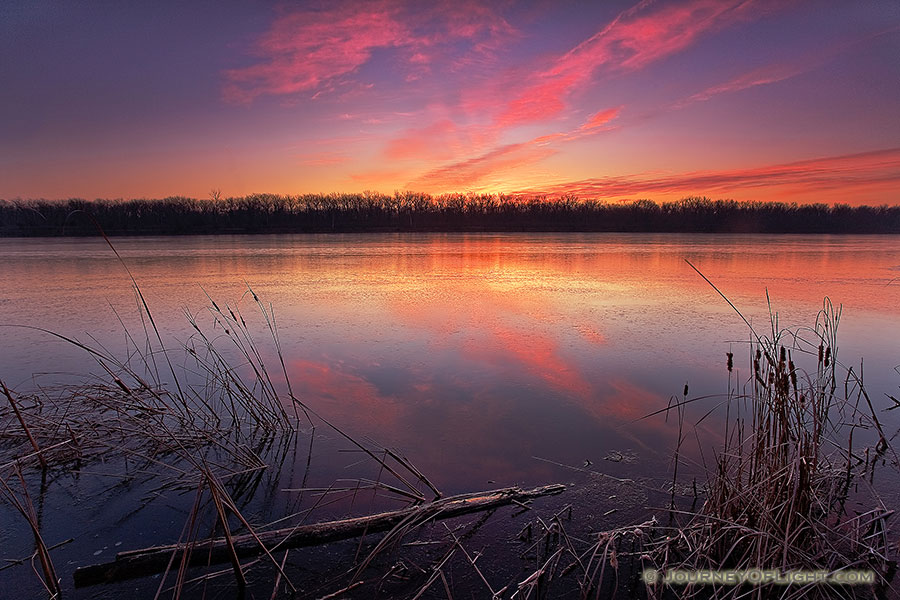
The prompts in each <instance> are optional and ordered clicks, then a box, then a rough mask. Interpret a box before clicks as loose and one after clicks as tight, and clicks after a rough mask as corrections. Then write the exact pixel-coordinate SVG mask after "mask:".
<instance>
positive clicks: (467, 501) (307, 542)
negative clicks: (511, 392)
mask: <svg viewBox="0 0 900 600" xmlns="http://www.w3.org/2000/svg"><path fill="white" fill-rule="evenodd" d="M565 489H566V486H564V485H561V484H554V485H545V486H542V487H538V488H534V489H531V490H522V489H520V488H515V487H512V488H504V489H500V490H493V491H489V492H478V493H473V494H461V495H459V496H450V497H448V498H442V499H439V500H435V501H434V502H429V503H427V504H421V505H419V506H411V507H408V508H403V509H400V510H393V511H389V512H383V513H379V514H375V515H368V516H364V517H354V518H352V519H342V520H339V521H327V522H324V523H314V524H310V525H298V526H295V527H288V528H284V529H277V530H273V531H263V532H257V533H255V534H243V535H235V536H232V537H231V541H232V543H233V545H234V550H235V552H236V553H237V555H238V556H241V557H243V556H254V555H258V554H262V553H264V552H265V550H264V549H263V548H262V547H261V546H260V542H262V543H263V544H265V546H266V548H267V549H268V550H269V551H270V552H273V551H275V550H283V549H285V548H295V547H299V546H315V545H318V544H324V543H327V542H333V541H337V540H344V539H349V538H354V537H359V536H362V535H367V534H369V533H378V532H381V531H387V530H389V529H393V528H394V527H396V526H398V525H401V524H404V523H406V524H414V525H421V524H423V523H426V522H428V521H433V520H438V519H448V518H450V517H456V516H460V515H464V514H468V513H474V512H480V511H485V510H490V509H493V508H497V507H500V506H504V505H507V504H512V503H521V502H522V501H524V500H528V499H531V498H537V497H540V496H549V495H552V494H559V493H560V492H562V491H563V490H565ZM180 552H188V553H189V559H188V564H189V565H192V566H196V565H206V564H213V563H221V562H227V561H228V560H230V556H231V555H230V550H229V547H228V542H227V541H226V539H225V538H215V539H208V540H203V541H199V542H194V543H179V544H169V545H166V546H154V547H151V548H142V549H140V550H128V551H125V552H119V553H118V554H116V558H115V560H113V561H111V562H108V563H102V564H97V565H89V566H85V567H79V568H78V569H76V570H75V586H76V587H82V586H87V585H94V584H98V583H106V582H112V581H120V580H123V579H131V578H133V577H141V576H144V575H150V574H153V573H161V572H163V571H165V570H166V569H167V568H168V566H169V565H170V564H178V563H179V562H180V558H176V560H172V559H173V555H175V554H177V553H180Z"/></svg>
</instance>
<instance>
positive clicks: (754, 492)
mask: <svg viewBox="0 0 900 600" xmlns="http://www.w3.org/2000/svg"><path fill="white" fill-rule="evenodd" d="M840 314H841V313H840V309H835V308H834V307H833V306H832V304H831V302H830V301H828V299H826V300H825V303H824V307H823V309H822V311H821V312H820V313H819V316H818V318H817V320H816V324H815V326H814V327H813V328H810V329H801V330H780V329H779V328H778V324H777V316H775V315H773V318H772V328H771V333H767V334H765V335H760V334H758V333H757V332H756V331H752V330H751V335H752V340H751V342H750V364H749V369H748V370H749V373H750V375H749V381H747V382H746V383H744V384H743V385H742V386H740V388H741V391H740V392H739V391H738V390H737V389H733V391H732V392H731V394H730V395H729V398H728V399H727V408H726V411H727V414H726V418H725V423H724V427H725V437H724V445H723V447H721V448H720V449H719V450H717V451H716V453H715V457H714V460H713V463H712V465H710V472H709V473H708V483H707V485H706V498H705V501H704V503H703V505H702V507H701V508H700V509H699V510H698V511H696V512H691V511H680V510H677V509H674V510H673V511H672V512H673V513H674V514H676V515H677V516H679V517H680V520H679V521H680V522H681V523H685V524H684V525H680V526H676V527H675V529H673V530H671V531H670V532H669V533H668V534H667V536H666V538H665V539H664V540H663V541H662V542H661V543H660V544H659V545H658V546H657V547H656V548H655V549H654V550H653V551H652V552H648V555H647V558H648V559H650V560H651V561H652V562H653V563H654V564H655V566H657V567H658V568H660V569H662V570H664V571H666V570H669V571H670V570H672V569H684V570H690V571H698V570H709V569H711V570H718V569H735V570H747V569H764V570H774V571H776V572H778V573H781V574H786V573H788V572H791V571H797V570H805V571H822V572H824V573H827V574H828V577H835V576H839V575H840V573H841V572H844V571H848V570H871V571H873V572H874V573H875V584H876V585H875V589H882V590H883V589H885V588H886V587H887V586H888V585H889V580H890V578H891V577H892V576H893V569H895V566H894V565H895V562H894V561H895V560H896V556H895V551H894V550H892V549H891V547H890V545H889V540H888V536H887V532H888V524H887V523H888V520H889V519H890V517H891V516H892V514H893V512H894V511H893V510H892V509H889V508H888V507H887V506H885V504H884V503H883V502H882V501H881V499H880V498H879V496H878V494H877V493H876V492H875V490H874V489H873V488H872V486H871V483H870V481H871V476H872V473H873V471H874V469H876V466H877V465H878V462H879V461H878V460H877V459H878V458H881V457H884V456H888V457H889V458H890V460H891V462H892V463H894V464H896V455H895V454H894V453H893V450H892V448H891V447H890V446H889V444H888V442H887V439H886V437H885V434H884V432H883V430H882V428H881V424H880V422H879V420H878V416H877V413H876V412H875V410H874V408H873V407H872V405H871V402H870V401H869V398H868V395H867V393H866V391H865V388H864V386H863V384H862V381H861V379H860V378H859V377H858V376H857V375H856V373H855V372H854V370H853V369H852V368H849V367H845V366H843V365H841V363H840V362H839V361H838V348H837V343H836V342H837V328H838V324H839V321H840ZM728 371H729V376H731V371H732V365H731V357H729V365H728ZM860 437H864V438H866V439H865V440H864V441H863V443H862V444H860V441H859V438H860ZM866 443H868V446H865V444H866ZM855 444H856V445H855ZM851 499H852V500H853V501H854V502H853V505H855V504H856V502H860V503H864V504H865V505H866V506H867V508H866V509H865V510H864V511H861V512H860V511H858V510H856V511H855V510H853V509H852V508H851V502H850V500H851ZM660 585H661V584H660ZM652 589H653V591H655V592H657V593H660V592H662V587H656V588H652ZM871 590H872V588H871V587H870V586H850V585H848V586H842V585H823V584H821V583H818V584H815V583H810V584H808V585H796V584H795V585H792V586H784V585H774V584H770V585H757V586H748V585H738V586H734V585H724V584H714V585H711V586H707V585H696V586H693V587H692V586H687V587H684V588H681V589H680V590H679V593H680V595H684V596H693V595H699V596H700V597H707V596H709V595H711V596H713V597H717V598H729V597H734V598H737V597H741V598H744V597H753V598H764V597H769V596H770V595H772V594H777V595H778V597H781V598H799V597H821V598H826V597H828V598H845V597H851V596H854V597H855V596H863V597H868V595H870V594H871Z"/></svg>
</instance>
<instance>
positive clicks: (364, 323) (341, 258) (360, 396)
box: [0, 234, 900, 490]
mask: <svg viewBox="0 0 900 600" xmlns="http://www.w3.org/2000/svg"><path fill="white" fill-rule="evenodd" d="M897 242H898V240H897V238H895V237H835V236H761V235H754V236H721V235H706V236H698V235H644V234H642V235H611V234H584V235H580V234H575V235H573V234H561V235H560V234H527V235H526V234H511V235H510V234H485V235H409V236H405V235H347V236H257V237H240V236H236V237H180V238H130V239H117V240H115V244H116V247H117V249H118V251H119V253H120V254H121V256H122V257H123V258H124V260H125V261H126V262H127V264H128V265H129V267H130V269H131V271H132V273H133V274H134V276H135V278H136V279H137V281H138V283H139V285H140V286H141V289H142V291H143V293H144V294H145V296H146V298H147V300H148V303H149V305H150V307H151V310H152V311H153V315H154V317H155V319H156V321H157V322H158V323H160V324H162V329H163V335H164V338H165V339H166V340H167V345H169V346H171V347H176V348H177V340H182V341H183V340H185V339H187V338H188V337H189V335H190V331H189V327H188V323H187V320H186V318H185V316H184V311H185V310H187V311H189V312H190V313H192V314H196V315H198V320H199V321H200V323H201V324H211V323H212V318H211V317H210V316H209V315H208V313H205V312H204V307H205V306H207V305H208V301H207V299H206V297H205V295H204V291H205V292H206V293H208V294H209V295H210V296H211V297H212V298H213V299H214V300H216V301H217V302H219V303H220V304H226V303H227V304H230V305H231V306H233V307H239V308H241V309H242V311H243V312H244V314H245V316H246V317H247V318H248V319H249V318H251V317H256V316H258V311H257V310H256V308H255V307H254V306H253V304H252V302H251V301H250V298H249V297H247V296H246V295H245V291H246V285H247V284H248V283H249V284H250V285H251V286H252V287H253V289H254V291H255V292H256V293H257V294H258V295H259V296H260V297H261V298H262V299H263V300H264V301H265V302H267V303H271V305H272V306H273V307H274V310H275V314H276V318H277V320H278V326H279V329H280V331H281V338H282V344H283V345H284V349H285V356H286V358H287V359H288V365H287V366H288V371H289V375H290V376H291V379H292V381H293V384H294V386H295V393H298V395H300V396H301V397H302V398H304V399H305V401H306V402H307V403H309V404H310V405H311V406H313V407H314V408H316V409H317V410H318V411H319V412H321V413H322V414H324V415H327V416H329V417H331V418H332V419H333V420H334V421H335V422H337V423H339V424H340V425H341V426H343V427H345V428H347V429H348V430H350V431H353V432H355V433H358V434H365V435H368V436H370V437H371V438H373V439H375V440H378V441H379V442H381V443H383V444H385V445H391V446H395V447H398V448H400V449H402V450H403V451H404V452H406V453H407V455H408V456H410V458H412V459H414V461H415V462H416V463H417V464H418V465H419V466H420V468H422V469H424V470H425V471H426V472H430V473H433V474H434V475H433V476H434V477H435V478H436V479H437V480H439V481H440V482H442V484H443V485H444V486H445V487H447V488H448V489H453V490H456V489H468V488H471V487H473V486H477V485H480V484H483V482H484V481H485V480H487V479H492V480H498V481H499V480H504V481H510V482H522V481H529V482H531V481H537V480H539V479H541V478H542V477H543V476H544V475H545V474H546V472H547V468H548V467H546V466H545V465H541V464H540V463H538V462H536V461H534V460H533V459H532V456H540V457H545V458H550V459H552V460H556V461H560V462H564V463H566V464H575V463H580V462H582V461H583V460H584V459H590V460H594V461H596V459H597V458H602V457H603V456H604V455H605V454H606V453H607V452H608V451H609V450H611V449H620V448H623V447H628V448H632V449H633V450H634V451H635V452H638V453H644V454H651V455H652V454H654V453H658V452H663V453H665V452H667V451H668V448H667V447H666V446H665V440H666V439H668V438H667V436H666V435H665V432H666V429H667V427H666V426H665V424H664V423H663V422H661V421H660V420H649V421H644V422H641V423H637V424H635V423H632V421H633V420H634V419H636V418H638V417H641V416H643V415H645V414H647V413H649V412H652V411H653V410H656V409H658V408H660V407H661V406H664V405H665V403H666V401H667V399H668V398H669V397H670V396H672V395H677V396H680V395H681V391H682V388H683V386H684V384H685V383H686V382H687V383H689V385H690V389H691V394H692V395H693V394H697V395H701V394H715V393H722V392H725V391H726V390H727V385H728V379H727V373H726V371H725V369H724V356H725V353H726V352H727V351H729V350H733V351H734V352H735V353H736V363H737V365H738V367H744V365H745V364H746V359H745V358H742V357H743V356H744V354H743V353H742V352H743V349H744V346H745V344H744V343H743V342H744V341H745V340H747V339H748V335H749V334H748V331H747V327H746V326H745V325H744V324H743V322H742V321H741V320H740V318H739V317H738V316H737V315H736V314H735V313H734V312H733V311H732V309H731V308H730V307H729V306H728V305H727V304H726V302H725V301H724V300H722V298H721V297H719V296H718V294H717V293H716V292H715V291H714V290H713V289H712V288H711V287H710V286H709V285H708V284H707V283H706V282H704V281H703V280H702V279H701V277H699V276H698V275H697V274H696V273H695V272H694V271H693V270H692V269H691V268H690V266H688V264H687V263H686V262H685V259H687V260H690V261H691V262H692V263H693V264H694V265H696V266H697V267H698V268H699V269H700V270H701V271H702V272H703V273H704V274H705V275H706V276H707V277H708V278H709V279H710V280H712V281H713V282H714V283H715V284H716V285H717V286H718V287H719V288H720V289H721V290H722V291H723V293H725V294H726V295H727V296H728V297H729V298H730V299H731V301H732V302H733V303H734V304H735V305H736V306H737V307H738V308H739V309H740V310H741V311H742V312H743V313H744V314H745V316H746V317H747V318H748V319H749V320H751V321H752V322H753V323H754V324H757V325H758V326H759V328H760V330H761V331H762V332H765V331H767V330H769V325H768V309H767V305H766V291H767V290H768V294H769V298H770V300H771V304H772V308H773V310H774V311H776V312H777V313H778V314H779V324H780V325H782V326H812V325H814V323H815V317H816V313H817V311H818V310H820V309H821V307H822V301H823V297H825V296H829V297H830V298H831V299H832V301H833V302H834V303H835V304H836V305H837V304H842V305H843V318H842V321H841V325H840V328H839V330H838V331H839V342H840V351H839V358H840V359H842V360H843V361H844V362H846V363H849V364H854V363H858V362H859V358H860V357H863V358H864V359H865V378H866V381H867V384H868V387H869V388H870V392H872V394H871V395H872V397H874V398H879V399H883V398H884V394H885V393H891V394H893V395H894V396H896V395H897V393H896V392H897V388H898V384H900V375H898V374H897V373H896V372H895V371H894V370H893V369H894V367H895V366H896V365H898V364H900V244H898V243H897ZM116 313H118V315H119V316H120V317H121V318H122V320H123V321H125V323H126V325H127V326H128V327H129V329H131V330H132V331H133V332H135V333H137V332H138V331H140V326H139V320H138V319H137V309H136V304H135V299H134V296H133V293H132V291H131V289H130V283H129V279H128V275H127V273H126V272H125V270H124V269H123V267H122V265H121V264H120V263H119V262H117V260H116V259H115V256H114V255H113V253H112V252H111V251H110V249H109V247H108V246H107V245H106V244H105V243H104V242H103V241H100V240H97V239H77V240H22V239H4V240H0V323H2V324H3V325H4V327H3V328H2V330H0V331H2V335H3V339H4V343H3V347H4V352H3V355H2V358H0V378H2V379H3V380H4V381H6V382H7V383H8V384H9V385H10V386H11V387H15V388H19V389H26V388H28V387H29V386H30V385H33V383H34V381H35V379H34V377H33V374H35V373H38V374H41V373H54V374H52V375H40V376H39V377H38V378H37V381H38V382H40V383H47V382H48V381H52V380H59V379H65V377H67V375H66V374H65V373H83V372H85V370H88V369H96V366H95V365H92V364H91V362H90V361H89V360H88V359H87V357H86V356H85V355H84V353H83V352H80V351H78V350H76V349H74V348H71V347H69V346H67V345H66V344H64V343H62V342H60V341H57V340H55V339H53V338H51V337H50V336H48V335H46V334H42V333H38V332H35V331H30V330H26V329H21V328H15V327H6V326H7V325H36V326H41V327H44V328H47V329H51V330H53V331H56V332H58V333H61V334H64V335H67V336H71V337H75V338H78V339H80V340H83V341H89V340H90V336H93V337H94V338H95V339H96V340H97V341H98V342H100V343H102V344H103V345H104V346H106V347H108V348H109V349H111V350H113V351H116V350H117V349H119V350H121V351H124V348H125V345H124V336H123V333H122V331H123V329H122V325H121V324H120V323H119V321H118V319H117V317H116ZM258 321H259V320H258V319H256V320H255V321H253V320H252V319H251V328H253V329H254V333H258V334H259V336H258V337H259V339H260V340H261V341H262V342H263V344H262V345H263V346H265V344H264V342H265V340H266V332H265V330H264V329H263V328H262V326H261V325H260V324H259V322H258ZM254 323H255V325H254ZM744 370H745V371H746V369H744ZM56 373H58V374H56Z"/></svg>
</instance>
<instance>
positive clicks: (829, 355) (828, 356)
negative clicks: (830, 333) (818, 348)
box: [825, 346, 831, 367]
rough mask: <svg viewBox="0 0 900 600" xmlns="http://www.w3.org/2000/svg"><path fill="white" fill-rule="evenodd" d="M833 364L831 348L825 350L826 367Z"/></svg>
mask: <svg viewBox="0 0 900 600" xmlns="http://www.w3.org/2000/svg"><path fill="white" fill-rule="evenodd" d="M829 362H831V347H830V346H829V347H828V348H825V366H826V367H827V366H828V363H829Z"/></svg>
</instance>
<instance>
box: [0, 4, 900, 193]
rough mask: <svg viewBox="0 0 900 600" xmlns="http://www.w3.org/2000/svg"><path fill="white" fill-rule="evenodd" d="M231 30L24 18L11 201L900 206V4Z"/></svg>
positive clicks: (282, 8) (220, 25)
mask: <svg viewBox="0 0 900 600" xmlns="http://www.w3.org/2000/svg"><path fill="white" fill-rule="evenodd" d="M227 8H228V10H219V8H218V7H216V9H215V10H213V8H212V7H211V6H208V5H193V6H181V5H179V6H175V5H171V6H154V7H153V8H152V9H151V8H149V7H148V8H145V7H143V6H138V5H131V4H129V5H125V4H122V5H115V6H107V7H105V8H102V9H101V8H99V7H91V6H88V5H78V4H57V5H52V4H51V5H49V6H46V5H35V4H21V5H17V6H8V7H5V8H3V9H2V11H0V14H2V18H0V31H2V35H0V53H2V56H3V57H4V58H3V59H0V60H2V73H3V80H4V88H5V93H4V94H3V96H2V98H0V109H2V111H3V114H4V115H7V116H8V118H7V119H4V121H3V123H2V125H0V132H2V133H0V140H2V141H0V182H2V183H0V197H3V198H14V197H26V198H38V197H46V198H68V197H73V196H81V197H87V198H94V197H109V198H116V197H164V196H169V195H188V196H194V197H206V196H207V194H208V193H209V190H210V189H211V188H221V190H222V191H223V193H224V194H226V195H231V196H237V195H243V194H248V193H253V192H275V193H282V194H297V193H310V192H311V193H327V192H335V191H344V192H355V191H362V190H376V191H381V192H385V193H392V192H393V191H395V190H407V189H408V190H416V191H423V192H429V193H444V192H470V191H471V192H532V193H548V194H553V195H557V194H566V193H572V194H577V195H579V196H581V197H591V198H600V199H606V200H620V199H637V198H652V199H654V200H657V201H665V200H674V199H678V198H681V197H684V196H689V195H706V196H710V197H713V198H735V199H738V200H778V201H787V202H795V201H796V202H814V201H815V202H818V201H822V202H829V203H832V202H848V203H851V204H861V203H866V204H881V203H896V202H897V200H898V198H897V195H896V189H897V184H898V180H900V149H898V148H900V121H898V119H896V115H897V114H900V88H898V82H900V70H898V69H900V66H898V65H900V63H898V62H897V61H896V56H897V54H898V52H900V15H898V13H897V11H896V10H894V8H895V7H894V5H893V3H892V2H890V1H888V0H880V1H875V2H867V3H842V2H826V3H822V2H812V1H809V0H806V1H796V2H775V1H771V0H752V1H749V2H747V1H738V0H724V1H722V0H715V1H711V0H683V1H661V2H633V1H627V2H626V1H615V2H604V3H594V4H590V3H582V4H578V5H571V6H568V5H567V6H557V5H554V4H552V3H534V2H503V3H480V2H474V1H468V2H464V3H462V4H461V3H458V2H454V3H451V2H430V3H413V2H403V1H390V0H381V1H376V2H329V3H317V2H302V3H291V4H275V3H273V4H271V5H269V6H264V5H261V4H255V5H252V6H251V5H243V6H230V7H227ZM35 73H40V76H36V75H35Z"/></svg>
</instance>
